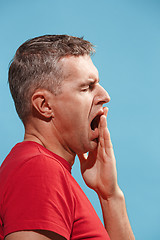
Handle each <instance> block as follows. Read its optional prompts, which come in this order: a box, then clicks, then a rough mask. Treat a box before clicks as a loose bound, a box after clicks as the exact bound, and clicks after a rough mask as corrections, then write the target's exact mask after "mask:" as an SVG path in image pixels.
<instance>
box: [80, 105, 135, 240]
mask: <svg viewBox="0 0 160 240" xmlns="http://www.w3.org/2000/svg"><path fill="white" fill-rule="evenodd" d="M107 111H108V109H107V108H104V115H102V116H101V118H100V123H99V142H98V146H97V149H95V150H94V151H93V152H90V153H89V155H88V156H86V155H79V159H80V162H81V172H82V176H83V178H84V181H85V182H86V184H87V185H88V186H89V187H90V188H92V189H93V190H95V191H96V192H97V194H98V197H99V199H100V203H101V207H102V212H103V218H104V224H105V227H106V230H107V232H108V234H109V236H110V238H111V240H129V239H130V240H134V239H135V238H134V235H133V232H132V229H131V226H130V223H129V219H128V216H127V211H126V206H125V199H124V195H123V193H122V191H121V190H120V188H119V186H118V183H117V171H116V161H115V157H114V152H113V147H112V143H111V139H110V134H109V131H108V128H107V122H106V116H107Z"/></svg>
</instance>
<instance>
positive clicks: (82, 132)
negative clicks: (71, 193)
mask: <svg viewBox="0 0 160 240" xmlns="http://www.w3.org/2000/svg"><path fill="white" fill-rule="evenodd" d="M61 63H62V67H63V73H64V75H65V76H66V78H65V79H64V80H63V81H62V86H61V88H62V89H61V90H62V93H61V94H59V95H57V96H54V97H53V106H52V107H53V111H54V118H53V119H52V121H53V124H54V125H53V126H54V136H56V137H57V139H58V140H59V141H60V143H61V144H62V145H63V147H64V148H65V149H67V150H68V151H71V152H73V153H76V154H78V153H84V152H88V151H92V150H94V149H95V148H96V146H97V142H98V136H99V132H98V124H99V116H100V115H102V114H103V107H102V105H103V104H104V103H106V102H109V100H110V97H109V95H108V93H107V92H106V91H105V90H104V88H102V86H101V85H100V84H99V76H98V71H97V69H96V67H95V66H94V65H93V63H92V60H91V58H90V57H89V56H88V55H85V56H79V57H73V56H70V57H65V58H63V59H61ZM93 119H94V120H93Z"/></svg>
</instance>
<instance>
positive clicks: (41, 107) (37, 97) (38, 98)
mask: <svg viewBox="0 0 160 240" xmlns="http://www.w3.org/2000/svg"><path fill="white" fill-rule="evenodd" d="M51 97H52V93H51V92H49V91H47V90H45V89H38V90H36V92H35V93H34V94H33V95H32V99H31V101H32V107H33V110H34V112H35V110H36V112H37V113H39V115H40V116H41V117H43V118H45V119H46V120H47V119H48V120H49V119H50V118H52V117H53V109H52V107H51ZM36 115H37V114H36Z"/></svg>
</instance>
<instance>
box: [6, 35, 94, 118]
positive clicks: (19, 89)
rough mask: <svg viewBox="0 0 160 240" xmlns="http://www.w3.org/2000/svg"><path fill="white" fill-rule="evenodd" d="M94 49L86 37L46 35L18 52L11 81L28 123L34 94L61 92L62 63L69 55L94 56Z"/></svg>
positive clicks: (13, 93) (12, 67) (29, 42)
mask: <svg viewBox="0 0 160 240" xmlns="http://www.w3.org/2000/svg"><path fill="white" fill-rule="evenodd" d="M94 51H95V50H94V47H93V45H92V44H91V43H90V42H89V41H86V40H84V39H83V37H82V38H78V37H73V36H68V35H44V36H40V37H36V38H33V39H30V40H27V41H26V42H25V43H23V44H22V45H21V46H20V47H19V48H18V49H17V51H16V54H15V56H14V58H13V59H12V61H11V63H10V67H9V74H8V82H9V87H10V91H11V94H12V97H13V100H14V103H15V108H16V111H17V113H18V115H19V117H20V119H21V120H22V122H25V120H26V118H27V117H28V116H29V114H30V111H31V97H32V95H33V93H34V92H35V91H36V90H37V89H39V88H41V89H42V88H44V89H46V90H49V91H50V92H52V93H53V94H55V95H56V94H59V93H60V86H61V82H62V80H63V79H64V77H65V74H64V73H63V66H62V64H60V63H59V60H60V59H61V58H63V57H66V56H83V55H85V54H87V55H89V56H90V55H92V54H93V53H94Z"/></svg>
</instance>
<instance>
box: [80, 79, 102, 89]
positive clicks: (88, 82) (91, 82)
mask: <svg viewBox="0 0 160 240" xmlns="http://www.w3.org/2000/svg"><path fill="white" fill-rule="evenodd" d="M99 81H100V79H99V78H98V79H93V78H88V80H87V81H86V82H84V83H81V85H80V87H85V86H87V85H94V84H95V83H99Z"/></svg>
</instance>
